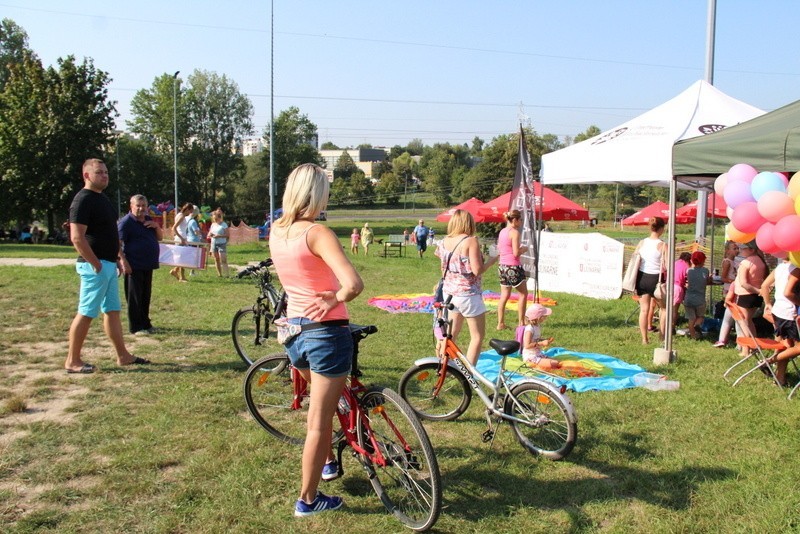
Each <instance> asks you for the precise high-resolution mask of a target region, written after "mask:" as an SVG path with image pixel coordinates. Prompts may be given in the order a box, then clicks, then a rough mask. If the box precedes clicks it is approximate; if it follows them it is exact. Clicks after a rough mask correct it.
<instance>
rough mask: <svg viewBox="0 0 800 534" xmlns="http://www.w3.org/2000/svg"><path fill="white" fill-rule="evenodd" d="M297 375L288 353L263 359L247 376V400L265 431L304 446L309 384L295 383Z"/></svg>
mask: <svg viewBox="0 0 800 534" xmlns="http://www.w3.org/2000/svg"><path fill="white" fill-rule="evenodd" d="M295 373H296V371H294V368H293V367H292V365H291V363H290V362H289V357H288V356H286V355H285V354H273V355H272V356H267V357H265V358H261V359H260V360H258V361H257V362H255V363H254V364H253V365H251V366H250V368H249V369H248V370H247V373H246V374H245V377H244V399H245V402H246V403H247V410H248V411H249V412H250V414H251V415H252V416H253V419H255V420H256V421H257V422H258V424H259V425H261V426H262V427H263V428H264V430H266V431H267V432H269V433H270V434H272V435H273V436H275V437H276V438H278V439H281V440H283V441H285V442H287V443H291V444H293V445H302V444H303V443H304V442H305V437H306V419H307V416H308V401H309V393H310V389H309V388H310V385H309V384H307V383H305V381H304V380H302V378H300V379H299V380H297V381H296V380H295V376H294V374H295ZM298 378H299V377H298ZM296 382H298V383H297V384H296Z"/></svg>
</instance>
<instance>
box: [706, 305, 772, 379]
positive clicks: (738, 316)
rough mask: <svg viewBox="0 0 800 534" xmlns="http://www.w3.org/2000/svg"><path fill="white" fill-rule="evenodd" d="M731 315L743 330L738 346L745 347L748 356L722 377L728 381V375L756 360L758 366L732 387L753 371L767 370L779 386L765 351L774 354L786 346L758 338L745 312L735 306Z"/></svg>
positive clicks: (732, 306) (737, 342)
mask: <svg viewBox="0 0 800 534" xmlns="http://www.w3.org/2000/svg"><path fill="white" fill-rule="evenodd" d="M730 310H731V315H732V316H733V320H734V321H736V324H737V325H739V328H740V329H741V332H742V335H741V336H739V337H737V338H736V344H737V345H738V346H740V347H744V348H745V349H746V350H747V352H748V353H747V355H746V356H745V357H744V358H742V359H741V360H739V361H738V362H736V363H735V364H733V365H731V366H730V367H729V368H728V370H727V371H725V373H724V374H723V375H722V377H723V378H724V379H725V380H726V381H727V380H728V375H729V374H730V373H731V371H733V370H734V369H735V368H736V367H738V366H739V365H741V364H743V363H744V362H746V361H748V360H750V358H755V359H756V365H755V366H754V367H752V368H751V369H750V370H748V371H747V372H745V373H744V374H743V375H741V376H740V377H739V378H737V379H736V380H734V381H733V384H731V385H732V386H735V385H737V384H738V383H739V382H741V381H742V380H744V378H745V377H746V376H748V375H750V374H751V373H752V372H753V371H758V370H760V369H766V370H767V371H769V375H768V376H771V377H772V380H773V381H774V382H775V384H778V379H777V378H776V377H775V372H774V371H773V370H772V366H770V365H769V364H768V363H767V361H766V360H767V356H765V355H764V351H772V353H773V354H774V353H775V352H777V351H779V350H783V349H784V348H786V346H785V345H784V344H783V343H781V342H780V341H775V340H774V339H770V338H767V337H756V335H755V333H754V332H752V331H751V330H750V326H749V325H748V324H747V320H746V319H745V316H744V312H743V311H742V308H740V307H739V306H737V305H736V304H733V305H731V306H730Z"/></svg>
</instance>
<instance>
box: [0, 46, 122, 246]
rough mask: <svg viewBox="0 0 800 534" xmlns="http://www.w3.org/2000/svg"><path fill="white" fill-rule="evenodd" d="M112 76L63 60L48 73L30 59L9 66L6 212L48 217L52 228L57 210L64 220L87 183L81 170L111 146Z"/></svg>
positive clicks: (1, 158) (0, 131)
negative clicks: (109, 89)
mask: <svg viewBox="0 0 800 534" xmlns="http://www.w3.org/2000/svg"><path fill="white" fill-rule="evenodd" d="M109 82H110V78H109V77H108V75H107V74H106V73H105V72H103V71H102V70H99V69H96V68H95V66H94V63H93V62H92V61H91V60H90V59H84V60H83V62H82V63H80V64H79V63H76V61H75V58H74V57H73V56H68V57H67V58H63V59H59V60H58V69H56V68H54V67H52V66H51V67H48V68H47V69H44V68H43V66H42V64H41V62H40V60H39V59H38V58H36V57H34V56H32V55H30V54H26V55H25V56H24V58H23V60H22V62H20V63H17V64H11V65H9V76H8V80H7V82H6V85H5V87H4V88H3V90H2V92H0V169H2V170H3V175H2V185H3V192H4V194H3V195H2V197H0V202H2V208H3V210H2V211H3V215H4V216H5V217H8V218H17V219H19V220H28V219H29V218H31V217H32V216H34V212H39V211H40V212H44V213H45V214H46V216H47V225H48V229H49V231H50V232H51V233H52V232H54V231H55V216H56V213H59V214H61V216H62V217H63V216H64V215H66V211H67V208H68V207H69V203H70V201H71V199H72V197H73V196H74V194H75V192H76V191H77V190H78V189H80V188H81V187H82V186H83V183H82V182H81V181H80V176H81V166H82V163H83V161H84V160H85V159H86V158H88V157H92V156H94V157H98V156H102V155H103V154H102V150H103V147H106V146H109V145H110V144H111V142H112V138H111V136H112V133H113V127H114V116H115V115H116V109H115V108H114V104H113V102H111V101H109V100H108V89H107V86H108V83H109Z"/></svg>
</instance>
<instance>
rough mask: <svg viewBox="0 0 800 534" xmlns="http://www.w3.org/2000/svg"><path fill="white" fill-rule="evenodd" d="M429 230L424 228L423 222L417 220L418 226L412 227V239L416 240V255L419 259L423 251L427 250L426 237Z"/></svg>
mask: <svg viewBox="0 0 800 534" xmlns="http://www.w3.org/2000/svg"><path fill="white" fill-rule="evenodd" d="M429 234H430V230H429V229H428V227H427V226H425V221H423V220H422V219H420V220H419V224H418V225H416V226H415V227H414V237H416V238H417V253H418V254H419V257H420V258H421V257H422V255H423V254H425V251H426V250H428V235H429Z"/></svg>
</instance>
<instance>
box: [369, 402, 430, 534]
mask: <svg viewBox="0 0 800 534" xmlns="http://www.w3.org/2000/svg"><path fill="white" fill-rule="evenodd" d="M359 404H360V407H361V409H360V413H359V418H358V421H357V434H358V443H359V445H360V446H361V447H363V448H364V449H366V450H367V451H369V452H370V453H377V451H380V453H381V454H382V455H383V458H384V459H385V465H379V464H380V463H383V462H379V461H378V460H377V458H375V456H374V455H372V454H371V456H370V457H368V456H361V461H362V462H363V463H364V465H365V467H366V468H367V471H368V473H369V480H370V483H371V484H372V487H373V489H374V490H375V493H376V494H377V495H378V497H379V498H380V500H381V502H382V503H383V505H384V506H385V507H386V509H387V510H389V511H390V512H392V513H393V514H394V516H395V517H397V519H398V520H399V521H400V522H401V523H403V524H404V525H406V526H408V527H410V528H411V529H413V530H416V531H425V530H428V529H429V528H431V527H432V526H433V525H434V523H436V520H437V519H438V518H439V513H440V512H441V507H442V483H441V476H440V474H439V464H438V463H437V462H436V456H434V454H433V447H432V446H431V442H430V440H429V439H428V434H427V433H426V432H425V429H424V428H423V426H422V423H420V422H419V419H417V417H416V416H415V415H414V411H413V410H412V408H411V406H409V405H408V403H407V402H406V401H404V400H403V399H402V398H401V397H400V395H398V394H397V393H395V392H394V391H392V390H391V389H388V388H382V387H375V388H372V389H370V390H369V391H367V392H366V393H365V394H364V395H363V397H361V400H360V402H359Z"/></svg>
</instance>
